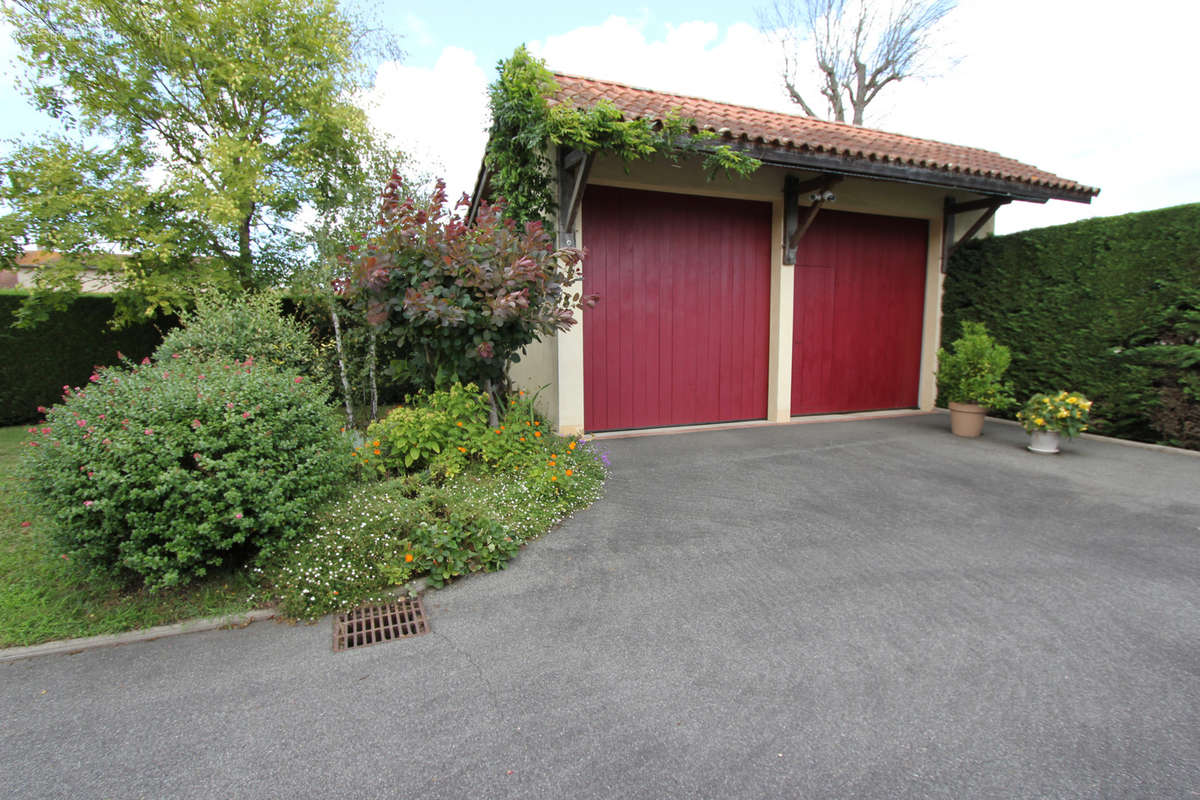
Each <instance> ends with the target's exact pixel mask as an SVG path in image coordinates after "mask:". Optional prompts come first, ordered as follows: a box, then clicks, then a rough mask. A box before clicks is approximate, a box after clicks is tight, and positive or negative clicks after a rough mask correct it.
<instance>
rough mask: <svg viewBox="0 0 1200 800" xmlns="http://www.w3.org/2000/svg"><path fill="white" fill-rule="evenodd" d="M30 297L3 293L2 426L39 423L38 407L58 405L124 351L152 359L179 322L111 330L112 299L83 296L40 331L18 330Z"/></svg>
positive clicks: (0, 319)
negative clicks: (65, 390)
mask: <svg viewBox="0 0 1200 800" xmlns="http://www.w3.org/2000/svg"><path fill="white" fill-rule="evenodd" d="M24 296H25V295H24V293H23V292H20V291H14V290H9V291H0V354H2V356H0V425H18V424H23V423H28V422H34V421H36V420H38V419H39V418H40V417H41V415H40V414H38V411H37V407H38V406H50V405H52V404H54V403H56V402H57V401H58V400H59V398H60V397H61V396H62V387H63V386H64V385H70V386H83V385H84V384H86V383H87V382H88V376H90V375H91V374H92V369H93V367H95V366H97V365H101V366H103V365H106V364H112V363H114V362H115V361H116V360H117V351H118V350H120V351H121V352H122V353H124V354H125V355H126V356H128V357H129V358H133V359H136V360H140V359H141V358H142V357H143V356H147V355H150V353H151V352H153V350H154V348H155V347H157V346H158V343H159V342H160V341H162V336H161V334H160V333H159V330H161V331H163V332H164V333H165V332H166V331H167V330H169V329H170V328H172V327H174V326H175V324H176V321H175V318H174V317H163V318H160V319H158V320H157V321H156V322H155V324H146V325H138V326H136V327H129V328H126V329H124V330H120V331H114V330H110V329H109V327H108V321H109V320H110V319H111V318H112V316H113V301H112V299H111V298H108V297H103V296H98V295H83V296H80V297H79V298H77V299H76V300H75V301H74V302H73V303H72V304H71V306H70V308H69V309H67V311H65V312H63V313H56V314H51V316H50V319H48V320H47V321H46V322H43V323H42V324H40V325H38V326H37V327H35V328H30V329H20V328H14V327H12V322H13V319H14V317H13V314H14V313H15V312H16V310H17V307H18V306H19V305H20V304H21V298H22V297H24ZM155 325H157V328H156V327H155Z"/></svg>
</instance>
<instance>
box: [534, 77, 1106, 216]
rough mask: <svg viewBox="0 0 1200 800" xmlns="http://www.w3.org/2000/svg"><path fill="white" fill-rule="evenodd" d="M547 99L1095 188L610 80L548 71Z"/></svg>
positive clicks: (796, 145)
mask: <svg viewBox="0 0 1200 800" xmlns="http://www.w3.org/2000/svg"><path fill="white" fill-rule="evenodd" d="M554 78H555V80H556V81H557V83H558V86H559V89H558V92H557V93H555V95H554V97H553V98H552V99H551V101H552V102H556V103H571V104H573V105H575V106H577V107H579V108H588V107H591V106H593V105H595V104H596V103H597V102H599V101H600V100H608V101H610V102H611V103H612V104H613V105H614V106H616V107H617V109H618V110H619V111H621V113H622V114H623V115H624V117H625V118H626V119H650V120H662V119H664V118H665V117H667V116H669V115H671V114H672V113H674V114H678V115H679V116H683V117H689V118H691V119H693V120H695V124H696V127H697V128H699V129H700V130H709V131H712V132H714V133H717V134H719V135H720V136H723V137H725V138H728V139H741V140H746V141H748V142H752V143H761V144H764V145H767V146H769V147H777V148H781V149H789V150H799V151H809V152H815V153H829V154H833V155H841V156H848V157H851V158H861V159H866V160H870V161H882V162H884V163H898V164H905V165H910V166H916V167H921V168H925V169H930V170H937V171H941V172H949V173H957V174H967V175H978V176H983V177H990V178H998V179H1001V180H1005V181H1012V182H1016V183H1022V184H1027V185H1032V186H1039V187H1044V188H1046V189H1052V190H1058V191H1062V192H1065V193H1068V194H1078V195H1086V196H1087V197H1089V198H1090V197H1093V196H1095V195H1097V194H1099V192H1100V190H1099V189H1096V188H1094V187H1091V186H1085V185H1083V184H1081V183H1078V182H1076V181H1072V180H1068V179H1066V178H1060V177H1059V176H1057V175H1054V174H1053V173H1050V172H1046V171H1044V170H1040V169H1038V168H1037V167H1033V166H1030V165H1028V164H1023V163H1021V162H1020V161H1016V160H1014V159H1011V158H1005V157H1004V156H1002V155H999V154H998V153H993V152H991V151H990V150H980V149H978V148H974V147H963V146H961V145H955V144H946V143H944V142H935V141H932V140H930V139H917V138H914V137H912V136H904V135H902V134H898V133H888V132H887V131H880V130H874V129H872V128H861V127H857V126H854V125H847V124H845V123H841V122H827V121H825V120H820V119H814V118H812V117H805V116H797V115H795V114H782V113H780V112H777V111H765V110H762V109H757V108H748V107H745V106H736V105H731V104H729V103H718V102H715V101H712V100H704V99H702V98H699V97H688V96H686V95H677V94H667V93H664V92H655V91H650V90H648V89H638V88H635V87H632V86H627V85H625V84H621V83H614V82H612V81H602V80H596V79H594V78H583V77H578V76H575V75H565V74H562V73H555V76H554Z"/></svg>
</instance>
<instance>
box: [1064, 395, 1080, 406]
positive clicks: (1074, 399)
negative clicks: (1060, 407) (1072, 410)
mask: <svg viewBox="0 0 1200 800" xmlns="http://www.w3.org/2000/svg"><path fill="white" fill-rule="evenodd" d="M1067 402H1068V403H1070V404H1071V405H1075V404H1076V403H1078V402H1079V398H1078V397H1068V398H1067Z"/></svg>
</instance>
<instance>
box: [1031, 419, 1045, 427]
mask: <svg viewBox="0 0 1200 800" xmlns="http://www.w3.org/2000/svg"><path fill="white" fill-rule="evenodd" d="M1033 424H1034V425H1045V424H1046V420H1044V419H1042V418H1041V417H1034V418H1033Z"/></svg>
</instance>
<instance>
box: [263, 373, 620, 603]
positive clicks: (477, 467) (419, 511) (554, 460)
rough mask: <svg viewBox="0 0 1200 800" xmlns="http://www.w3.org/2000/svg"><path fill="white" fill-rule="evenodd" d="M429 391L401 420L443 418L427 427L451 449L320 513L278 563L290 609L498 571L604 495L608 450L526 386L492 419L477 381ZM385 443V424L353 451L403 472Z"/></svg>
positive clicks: (373, 598) (374, 597)
mask: <svg viewBox="0 0 1200 800" xmlns="http://www.w3.org/2000/svg"><path fill="white" fill-rule="evenodd" d="M422 398H423V400H422V401H421V404H420V405H415V406H412V407H410V408H411V410H412V411H413V412H414V413H413V414H412V415H404V414H402V415H400V416H399V417H397V419H398V420H399V419H403V420H409V419H410V418H411V419H420V420H425V421H422V422H420V423H412V424H410V423H409V422H408V421H405V422H403V423H401V422H399V421H398V422H396V423H394V424H395V425H396V426H397V427H398V428H402V429H404V430H407V431H410V432H411V431H413V430H424V429H425V428H424V427H423V426H425V425H426V422H427V420H428V419H435V420H438V421H437V423H436V425H432V426H431V427H430V430H433V431H434V432H435V433H434V434H431V436H436V437H439V438H438V441H449V442H451V445H450V447H449V448H446V447H443V452H442V453H440V454H437V455H435V456H434V457H433V458H432V460H431V461H430V462H429V467H430V468H429V469H427V470H424V471H420V472H408V473H403V474H402V476H401V477H392V478H387V479H385V480H383V481H378V482H373V483H366V484H362V485H360V486H358V487H356V488H355V489H353V490H352V491H351V493H350V494H349V495H348V496H347V497H346V498H344V499H340V500H337V501H334V502H332V503H331V504H329V505H328V506H326V507H325V509H323V510H322V512H321V513H319V514H317V515H316V523H315V526H314V529H313V531H312V532H311V533H310V535H309V536H307V537H305V538H304V539H303V540H302V541H300V542H298V543H297V545H296V546H295V547H294V548H292V549H290V550H289V551H288V552H287V553H285V554H283V555H282V556H281V563H280V564H279V565H277V568H276V569H275V570H274V571H273V573H272V574H273V575H274V576H275V578H274V582H275V588H276V592H277V593H278V595H279V597H280V607H281V608H282V610H283V611H284V613H286V614H288V615H290V616H293V617H302V618H312V617H316V616H320V615H321V614H327V613H329V612H331V611H336V610H340V609H346V608H352V607H354V606H356V605H359V604H361V603H370V602H378V601H380V600H382V599H384V598H385V597H387V593H388V590H389V588H390V587H393V586H395V585H398V584H403V583H405V582H406V581H408V580H410V579H411V578H415V577H419V576H422V575H426V576H428V578H429V580H430V582H431V583H433V584H434V585H439V586H440V585H441V584H442V583H444V582H445V581H448V580H450V579H452V578H454V577H456V576H458V575H463V574H467V573H469V572H475V571H481V570H482V571H491V570H495V569H503V568H504V566H505V565H506V564H507V563H508V561H509V559H510V558H512V556H513V555H514V554H515V553H516V551H517V550H518V549H519V548H520V546H521V545H522V544H523V543H525V542H527V541H529V540H530V539H532V538H535V537H537V536H539V535H541V534H542V533H544V532H546V531H547V530H549V529H550V528H551V527H552V526H554V525H555V524H557V523H558V522H560V521H561V520H563V519H564V518H565V517H567V516H569V515H570V514H571V513H573V512H575V511H576V510H578V509H580V508H584V507H585V506H587V505H589V504H591V503H592V502H594V501H595V500H596V499H598V498H599V497H600V492H601V490H602V487H603V485H604V480H605V478H606V477H607V474H608V466H609V464H608V453H607V452H606V451H605V450H603V449H602V448H601V447H599V446H598V445H597V443H595V442H587V441H583V440H581V439H564V438H561V437H558V436H555V435H553V434H552V433H550V432H549V431H548V430H546V428H547V427H548V426H547V424H546V423H545V421H544V420H542V419H540V418H538V417H537V416H536V414H534V412H533V407H532V404H531V403H529V402H528V401H527V400H526V399H525V398H524V397H523V396H521V395H518V396H517V397H515V398H512V399H511V400H510V401H509V406H508V413H507V414H506V415H505V417H504V420H503V422H502V423H501V427H496V428H490V427H487V426H486V425H484V424H483V422H484V421H486V411H485V410H484V409H483V406H482V404H483V403H484V400H483V398H482V396H481V395H480V394H479V393H478V392H477V390H476V389H475V388H474V387H472V386H467V387H459V389H458V390H455V389H451V390H448V391H446V392H435V393H433V394H431V395H422ZM451 409H454V410H453V411H451ZM394 414H395V412H393V415H394ZM469 414H473V415H474V416H469ZM460 417H462V418H460ZM388 419H391V416H389V418H388ZM386 421H387V420H385V422H386ZM458 422H463V425H462V426H459V425H458V424H457V423H458ZM451 429H452V430H451ZM372 430H374V431H375V432H380V431H383V430H385V427H383V426H381V427H378V428H373V429H372ZM442 437H444V438H442ZM389 441H390V439H388V438H384V437H383V436H382V434H381V438H377V439H367V441H366V442H365V444H364V445H363V446H360V447H359V448H358V450H357V451H356V454H357V455H358V456H360V461H362V460H365V461H367V462H368V464H367V466H366V468H369V469H373V470H375V469H378V470H381V471H383V472H384V473H387V472H388V470H387V469H385V468H384V467H383V463H384V462H385V461H386V462H387V463H389V464H390V465H391V466H392V467H393V469H392V471H393V472H397V471H399V470H402V469H403V467H402V466H397V465H402V464H403V451H402V449H399V448H398V449H397V451H396V453H395V454H393V453H392V452H391V451H390V450H389V449H387V448H388V447H389V444H388V442H389ZM376 442H378V444H376ZM454 442H459V443H460V444H454ZM460 447H461V448H462V450H461V451H460V450H459V448H460ZM376 449H377V450H379V451H380V452H379V454H376V453H375V452H374V450H376ZM447 453H449V454H451V455H452V456H453V458H455V459H457V462H456V463H457V464H458V466H459V467H461V469H460V470H459V471H457V472H455V473H453V474H451V475H448V476H447V473H446V472H444V471H439V469H440V467H439V465H444V464H445V463H446V462H443V461H441V460H440V459H441V458H443V457H444V456H445V455H446V454H447ZM414 463H416V462H414Z"/></svg>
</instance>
